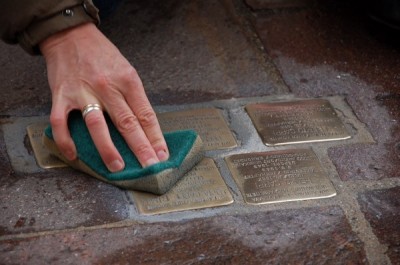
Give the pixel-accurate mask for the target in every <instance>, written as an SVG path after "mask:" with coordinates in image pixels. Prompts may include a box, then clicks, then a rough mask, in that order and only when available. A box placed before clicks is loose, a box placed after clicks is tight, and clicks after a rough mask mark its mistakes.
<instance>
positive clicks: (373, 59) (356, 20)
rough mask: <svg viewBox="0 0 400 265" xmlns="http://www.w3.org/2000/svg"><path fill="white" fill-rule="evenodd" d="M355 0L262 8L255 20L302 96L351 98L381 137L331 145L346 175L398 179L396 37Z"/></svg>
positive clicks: (399, 133)
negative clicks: (353, 144)
mask: <svg viewBox="0 0 400 265" xmlns="http://www.w3.org/2000/svg"><path fill="white" fill-rule="evenodd" d="M356 2H357V1H356ZM356 2H352V1H351V2H345V1H316V2H315V5H312V6H311V7H308V8H300V9H292V10H281V11H277V12H262V13H257V16H256V18H255V19H254V20H253V24H254V26H255V27H256V30H257V33H258V34H259V36H260V38H261V40H262V41H263V44H264V46H265V48H266V50H268V52H269V54H270V55H271V56H272V58H273V60H274V62H275V63H276V65H277V67H278V69H279V70H280V72H281V73H282V76H283V78H284V80H285V82H286V83H287V84H288V85H289V87H290V89H291V91H292V92H293V93H294V94H295V95H297V96H299V97H321V96H328V95H343V96H345V97H346V99H347V101H348V103H349V105H350V106H351V107H352V109H353V110H354V112H355V114H356V115H357V117H358V118H359V119H360V120H361V121H362V122H364V123H365V124H366V125H367V127H368V130H369V131H370V132H371V134H372V135H373V137H374V139H375V140H376V145H365V146H357V147H349V146H348V147H338V148H337V149H336V148H332V149H331V150H330V158H331V159H332V160H333V162H334V163H335V165H336V166H337V167H338V171H339V172H343V174H344V175H341V178H342V179H343V180H351V179H365V180H369V179H380V178H387V177H396V176H399V175H398V172H400V162H399V161H400V160H399V152H398V149H397V147H396V146H398V143H399V142H400V123H399V122H398V121H399V119H400V108H399V106H400V97H399V96H398V94H399V92H398V91H399V89H400V82H399V80H400V76H399V74H398V70H397V68H398V67H397V66H398V65H400V50H399V48H398V47H399V46H398V45H397V42H396V41H395V40H396V38H397V37H396V36H397V35H393V34H394V33H392V32H386V31H385V30H382V29H381V28H377V26H376V25H374V24H372V23H371V21H370V20H369V19H368V17H367V15H366V13H365V12H364V10H363V8H362V7H361V6H360V5H358V4H357V3H356ZM385 34H386V35H385ZM366 154H368V155H369V156H368V157H366ZM349 156H351V159H350V161H351V162H350V161H349ZM349 163H351V165H349V167H347V165H348V164H349ZM346 171H348V172H349V173H350V174H346Z"/></svg>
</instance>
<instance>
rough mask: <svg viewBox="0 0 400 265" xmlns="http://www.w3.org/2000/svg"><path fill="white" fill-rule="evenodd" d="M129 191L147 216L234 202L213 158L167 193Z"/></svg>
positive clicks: (139, 209) (203, 161)
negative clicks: (159, 194) (155, 193)
mask: <svg viewBox="0 0 400 265" xmlns="http://www.w3.org/2000/svg"><path fill="white" fill-rule="evenodd" d="M130 193H131V195H132V196H133V199H134V201H135V205H136V207H137V209H138V211H139V213H140V214H145V215H152V214H161V213H168V212H176V211H185V210H192V209H200V208H207V207H216V206H222V205H228V204H231V203H232V202H233V198H232V195H231V194H230V192H229V190H228V188H227V186H226V184H225V182H224V180H223V179H222V177H221V175H220V173H219V171H218V169H217V167H216V165H215V163H214V161H213V160H212V159H211V158H204V159H203V160H202V161H201V162H200V163H199V164H198V165H197V166H196V167H194V168H193V169H192V170H191V171H190V172H189V173H187V174H186V175H185V176H184V177H183V178H182V179H181V180H180V181H179V182H178V183H177V184H176V185H175V186H174V187H173V188H172V189H171V190H170V191H168V192H167V193H166V194H164V195H161V196H158V195H154V194H151V193H145V192H138V191H130Z"/></svg>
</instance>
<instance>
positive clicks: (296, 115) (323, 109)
mask: <svg viewBox="0 0 400 265" xmlns="http://www.w3.org/2000/svg"><path fill="white" fill-rule="evenodd" d="M246 110H247V112H248V113H249V116H250V118H251V120H252V121H253V123H254V125H255V127H256V129H257V131H258V133H259V135H260V137H261V139H262V140H263V142H264V143H265V144H266V145H271V146H273V145H283V144H295V143H308V142H321V141H333V140H344V139H348V138H350V137H351V136H350V134H349V133H348V132H347V130H346V128H345V127H344V125H343V123H342V122H341V120H340V119H339V117H338V116H337V114H336V112H335V110H334V109H333V107H332V105H331V104H330V103H329V101H328V100H325V99H311V100H301V101H291V102H277V103H261V104H249V105H247V106H246Z"/></svg>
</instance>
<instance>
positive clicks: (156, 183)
mask: <svg viewBox="0 0 400 265" xmlns="http://www.w3.org/2000/svg"><path fill="white" fill-rule="evenodd" d="M105 118H106V121H107V125H108V128H109V131H110V135H111V139H112V140H113V142H114V144H115V147H116V148H117V149H118V151H119V152H120V154H121V156H122V158H123V159H124V161H125V168H124V170H122V171H120V172H115V173H112V172H110V171H108V169H107V167H106V166H105V165H104V163H103V161H102V159H101V157H100V154H99V152H98V151H97V149H96V147H95V145H94V143H93V141H92V138H91V137H90V134H89V131H88V129H87V127H86V124H85V122H84V120H83V118H82V115H81V113H80V112H78V111H73V112H71V113H70V115H69V118H68V127H69V130H70V134H71V137H72V139H73V140H74V142H75V146H76V149H77V153H78V158H77V159H76V160H74V161H69V160H68V159H66V158H65V157H64V156H63V155H61V153H60V152H59V150H58V148H57V146H56V144H55V142H54V139H53V134H52V129H51V127H50V126H49V127H48V128H46V130H45V133H44V136H43V142H44V144H45V145H46V146H47V148H48V149H49V150H50V152H51V153H52V154H54V155H56V156H57V157H59V158H60V159H61V160H63V161H64V162H65V163H67V164H68V165H70V166H72V167H73V168H76V169H78V170H81V171H83V172H85V173H87V174H89V175H91V176H93V177H95V178H98V179H100V180H102V181H105V182H108V183H111V184H113V185H116V186H119V187H122V188H125V189H129V190H140V191H146V192H151V193H154V194H164V193H165V192H167V191H168V190H169V189H171V188H172V187H173V186H174V185H175V183H176V182H177V181H178V180H179V179H180V178H182V177H183V175H184V174H186V173H187V172H188V171H189V170H190V169H192V168H193V167H194V166H195V165H196V164H197V163H198V162H199V161H200V160H201V159H202V158H203V147H202V146H203V144H202V141H201V139H200V137H199V136H198V134H197V133H196V132H195V131H193V130H186V131H175V132H170V133H165V134H164V138H165V141H166V142H167V145H168V149H169V153H170V157H169V159H168V160H167V161H164V162H160V163H157V164H154V165H152V166H149V167H145V168H143V167H142V166H141V165H140V163H139V161H138V160H137V159H136V157H135V155H134V154H133V153H132V151H131V150H130V148H129V147H128V145H127V144H126V142H125V140H124V139H123V137H122V136H121V134H120V133H119V132H118V130H117V129H116V128H115V126H114V125H113V123H112V122H111V120H110V118H109V117H108V116H107V115H106V114H105Z"/></svg>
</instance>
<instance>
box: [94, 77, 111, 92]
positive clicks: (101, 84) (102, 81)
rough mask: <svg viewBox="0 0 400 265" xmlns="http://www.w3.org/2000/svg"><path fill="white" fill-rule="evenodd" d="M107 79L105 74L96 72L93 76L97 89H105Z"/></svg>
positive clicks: (107, 82)
mask: <svg viewBox="0 0 400 265" xmlns="http://www.w3.org/2000/svg"><path fill="white" fill-rule="evenodd" d="M108 84H109V81H108V78H107V76H106V75H104V74H98V75H96V76H95V77H94V86H95V87H98V88H99V89H106V88H107V87H108Z"/></svg>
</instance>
